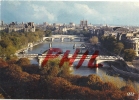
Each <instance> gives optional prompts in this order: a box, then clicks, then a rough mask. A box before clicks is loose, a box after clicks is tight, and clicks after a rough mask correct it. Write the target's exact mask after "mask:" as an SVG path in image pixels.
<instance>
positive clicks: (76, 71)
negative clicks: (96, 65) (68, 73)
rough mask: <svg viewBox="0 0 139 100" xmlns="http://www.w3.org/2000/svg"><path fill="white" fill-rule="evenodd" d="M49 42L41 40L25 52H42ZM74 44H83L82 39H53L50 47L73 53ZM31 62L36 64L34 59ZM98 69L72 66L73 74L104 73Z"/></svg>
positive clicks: (47, 47)
mask: <svg viewBox="0 0 139 100" xmlns="http://www.w3.org/2000/svg"><path fill="white" fill-rule="evenodd" d="M50 43H51V42H48V41H46V42H43V43H41V44H38V45H36V46H34V47H33V48H30V49H29V50H27V52H26V53H27V54H42V53H43V52H44V51H45V50H48V49H49V45H50ZM74 44H76V46H80V45H81V44H84V41H80V39H75V40H73V41H70V40H69V39H64V42H60V40H59V39H55V40H54V41H53V42H52V43H51V45H52V48H61V49H62V50H63V52H65V51H66V50H70V54H73V53H74V52H75V49H73V45H74ZM31 63H32V64H38V62H37V60H36V59H33V60H31ZM98 70H102V69H90V68H87V67H83V68H82V67H80V68H78V69H76V68H73V74H76V75H83V76H87V75H90V74H98V75H100V76H101V75H102V74H105V71H103V70H102V72H101V73H99V71H98Z"/></svg>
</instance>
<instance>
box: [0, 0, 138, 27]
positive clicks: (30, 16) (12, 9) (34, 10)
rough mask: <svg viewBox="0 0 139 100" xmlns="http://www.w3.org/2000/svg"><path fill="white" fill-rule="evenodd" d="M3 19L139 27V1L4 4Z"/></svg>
mask: <svg viewBox="0 0 139 100" xmlns="http://www.w3.org/2000/svg"><path fill="white" fill-rule="evenodd" d="M0 6H1V7H0V11H1V12H0V14H1V16H0V19H1V20H3V21H4V22H5V23H11V22H15V21H17V22H18V23H21V22H35V23H37V24H38V23H39V24H42V23H43V22H47V23H66V24H68V23H70V22H73V23H75V24H79V23H80V20H87V21H88V24H107V25H134V26H136V25H137V26H139V1H134V2H133V1H50V0H47V1H44V0H43V1H32V0H29V1H26V0H24V1H23V0H20V1H19V0H14V1H13V0H12V1H11V0H10V1H5V0H1V3H0Z"/></svg>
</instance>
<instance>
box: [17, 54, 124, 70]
mask: <svg viewBox="0 0 139 100" xmlns="http://www.w3.org/2000/svg"><path fill="white" fill-rule="evenodd" d="M72 56H73V54H69V55H68V58H71V57H72ZM82 56H83V55H81V54H78V55H77V57H76V59H75V60H74V62H73V66H76V65H77V64H78V63H79V61H80V59H81V58H82ZM91 56H92V55H87V56H86V58H85V60H84V62H83V64H82V66H87V65H88V62H89V60H90V58H91ZM45 57H46V54H18V58H28V59H30V60H31V59H34V58H36V59H37V60H38V64H39V66H40V68H41V64H42V62H43V60H44V58H45ZM58 57H59V58H60V59H61V58H62V57H63V54H60V55H59V56H58ZM118 59H119V60H123V58H121V57H117V56H101V55H99V56H97V57H96V59H95V61H94V62H92V63H93V64H100V63H101V64H102V65H103V67H109V65H108V64H107V63H105V61H116V60H118Z"/></svg>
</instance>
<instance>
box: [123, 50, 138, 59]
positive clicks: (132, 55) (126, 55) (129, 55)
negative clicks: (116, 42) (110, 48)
mask: <svg viewBox="0 0 139 100" xmlns="http://www.w3.org/2000/svg"><path fill="white" fill-rule="evenodd" d="M135 56H136V53H135V51H134V50H133V49H125V50H124V59H125V60H126V61H132V60H133V59H134V58H135Z"/></svg>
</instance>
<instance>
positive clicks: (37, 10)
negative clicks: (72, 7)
mask: <svg viewBox="0 0 139 100" xmlns="http://www.w3.org/2000/svg"><path fill="white" fill-rule="evenodd" d="M31 6H32V8H33V10H34V14H33V17H34V18H36V19H41V18H43V19H46V18H48V20H50V21H53V20H54V18H55V17H54V14H52V13H51V12H49V11H48V10H47V8H46V7H44V6H41V7H40V6H37V5H35V4H33V5H31Z"/></svg>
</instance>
